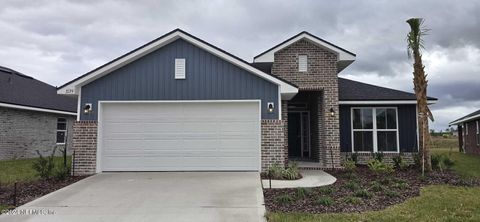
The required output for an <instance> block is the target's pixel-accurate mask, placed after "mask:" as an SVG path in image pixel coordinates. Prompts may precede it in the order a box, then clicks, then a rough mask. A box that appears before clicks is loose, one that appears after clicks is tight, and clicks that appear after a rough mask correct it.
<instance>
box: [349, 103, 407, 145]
mask: <svg viewBox="0 0 480 222" xmlns="http://www.w3.org/2000/svg"><path fill="white" fill-rule="evenodd" d="M354 109H372V115H373V116H372V121H373V122H372V123H373V128H372V129H354V128H353V110H354ZM377 109H395V115H396V121H397V122H396V129H377ZM398 124H399V123H398V108H397V107H376V106H375V107H366V106H363V107H351V108H350V131H351V132H350V133H351V137H352V138H351V143H352V153H354V152H357V153H371V152H370V151H355V143H354V137H353V136H354V132H372V134H373V152H374V153H376V152H379V151H378V141H377V132H393V131H396V132H397V151H380V152H382V153H400V137H399V129H398Z"/></svg>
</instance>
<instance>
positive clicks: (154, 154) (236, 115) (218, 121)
mask: <svg viewBox="0 0 480 222" xmlns="http://www.w3.org/2000/svg"><path fill="white" fill-rule="evenodd" d="M259 112H260V110H259V106H258V103H257V102H222V103H209V102H198V103H197V102H194V103H131V104H130V103H118V104H115V103H112V104H104V105H102V116H101V121H100V124H101V130H102V141H101V142H102V152H101V165H102V170H104V171H176V170H181V171H195V170H259V163H260V151H259V147H260V139H259V135H260V121H259V115H260V113H259Z"/></svg>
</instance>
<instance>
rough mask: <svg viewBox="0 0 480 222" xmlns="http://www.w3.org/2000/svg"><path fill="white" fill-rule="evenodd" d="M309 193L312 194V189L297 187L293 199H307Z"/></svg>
mask: <svg viewBox="0 0 480 222" xmlns="http://www.w3.org/2000/svg"><path fill="white" fill-rule="evenodd" d="M310 193H312V189H310V188H304V187H298V188H296V190H295V197H296V198H297V199H304V198H305V197H307V196H308V195H309V194H310Z"/></svg>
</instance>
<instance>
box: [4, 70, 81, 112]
mask: <svg viewBox="0 0 480 222" xmlns="http://www.w3.org/2000/svg"><path fill="white" fill-rule="evenodd" d="M0 103H8V104H13V105H22V106H28V107H34V108H43V109H51V110H59V111H67V112H77V99H76V98H71V97H67V96H62V95H58V94H57V88H56V87H54V86H51V85H49V84H47V83H44V82H41V81H38V80H36V79H34V78H32V77H30V76H27V75H24V74H22V73H19V72H17V71H15V70H12V69H9V68H6V67H2V66H0Z"/></svg>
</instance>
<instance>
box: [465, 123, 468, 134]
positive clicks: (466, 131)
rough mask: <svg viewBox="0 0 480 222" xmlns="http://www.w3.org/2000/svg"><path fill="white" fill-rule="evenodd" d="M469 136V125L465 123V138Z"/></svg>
mask: <svg viewBox="0 0 480 222" xmlns="http://www.w3.org/2000/svg"><path fill="white" fill-rule="evenodd" d="M467 135H468V123H465V136H467Z"/></svg>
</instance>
